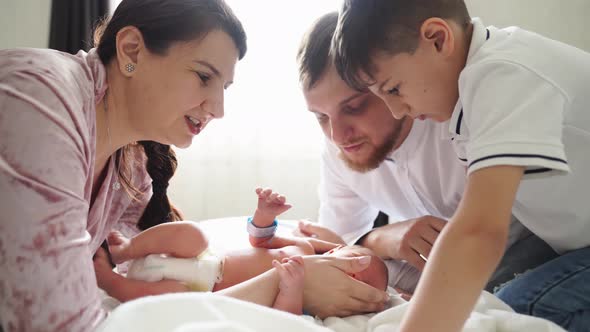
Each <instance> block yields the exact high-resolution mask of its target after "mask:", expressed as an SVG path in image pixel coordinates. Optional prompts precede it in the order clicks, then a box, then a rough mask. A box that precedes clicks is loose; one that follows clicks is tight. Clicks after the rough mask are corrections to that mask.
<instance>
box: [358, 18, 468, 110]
mask: <svg viewBox="0 0 590 332" xmlns="http://www.w3.org/2000/svg"><path fill="white" fill-rule="evenodd" d="M425 24H428V25H427V26H424V27H423V29H422V36H421V37H419V38H420V40H419V43H418V47H417V49H416V51H415V52H414V53H413V54H409V53H399V54H396V55H391V54H386V53H385V52H378V53H376V54H374V55H373V56H372V60H373V64H374V65H375V67H374V68H375V70H374V73H373V81H374V82H375V83H374V84H372V85H371V86H370V87H369V89H370V90H371V92H373V93H374V94H375V95H377V96H379V98H381V99H382V100H383V101H384V102H385V104H387V107H388V108H389V110H390V111H391V113H392V114H393V116H394V117H395V118H397V119H401V118H402V117H404V116H406V115H408V116H410V117H412V118H414V119H420V120H424V119H427V118H430V119H433V120H435V121H439V122H444V121H446V120H448V119H449V118H450V117H451V114H452V113H453V109H454V108H455V105H456V103H457V100H458V98H459V92H458V79H459V74H460V72H461V69H462V67H463V66H464V55H463V51H464V50H463V49H462V47H461V46H460V45H461V44H458V43H456V42H455V39H454V37H453V35H454V33H453V32H457V28H456V27H454V26H453V27H451V26H448V25H446V26H445V25H444V24H438V25H435V24H431V23H425ZM462 61H463V62H462Z"/></svg>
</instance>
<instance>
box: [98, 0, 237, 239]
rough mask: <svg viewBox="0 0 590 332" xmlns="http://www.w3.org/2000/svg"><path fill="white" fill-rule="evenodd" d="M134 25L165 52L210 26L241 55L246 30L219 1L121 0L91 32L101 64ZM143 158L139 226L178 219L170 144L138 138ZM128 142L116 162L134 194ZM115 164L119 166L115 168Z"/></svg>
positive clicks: (148, 43) (108, 59)
mask: <svg viewBox="0 0 590 332" xmlns="http://www.w3.org/2000/svg"><path fill="white" fill-rule="evenodd" d="M126 26H134V27H136V28H137V29H138V30H139V31H140V32H141V33H142V35H143V40H144V43H145V45H146V47H147V49H148V50H149V51H150V52H152V53H155V54H159V55H165V54H166V53H167V51H168V49H169V48H170V47H171V46H172V45H173V44H174V43H177V42H187V41H191V40H195V39H197V38H203V37H205V35H206V34H207V33H209V32H211V31H214V30H221V31H224V32H225V33H227V34H228V35H229V36H230V37H231V39H232V40H233V42H234V44H235V45H236V48H237V49H238V52H239V59H242V58H243V57H244V55H245V54H246V49H247V47H246V33H245V32H244V29H243V27H242V24H241V23H240V21H239V20H238V19H237V17H236V16H235V15H234V13H233V12H232V10H231V9H230V8H229V7H228V6H227V4H226V3H225V2H224V1H223V0H123V1H122V2H121V3H120V4H119V6H118V7H117V9H116V10H115V13H114V14H113V17H112V18H111V19H110V20H109V21H108V22H107V21H103V22H102V23H101V24H100V25H99V26H98V27H97V28H96V30H95V35H94V41H95V44H96V47H97V53H98V56H99V57H100V60H101V61H102V63H103V64H105V65H107V64H109V63H110V62H111V61H112V59H113V58H114V57H116V53H117V48H116V39H117V33H118V32H119V30H121V29H122V28H124V27H126ZM139 144H140V145H141V146H142V147H143V150H144V152H145V155H146V156H147V162H146V169H147V172H148V174H149V175H150V177H151V178H152V190H153V195H152V197H151V199H150V201H149V203H148V205H147V207H146V209H145V211H144V213H143V215H142V216H141V218H140V220H139V222H138V227H139V229H142V230H144V229H147V228H149V227H152V226H155V225H158V224H161V223H163V222H169V221H175V220H181V219H182V215H181V214H180V212H179V211H178V210H177V209H176V208H174V206H172V204H171V203H170V201H169V199H168V196H167V193H166V189H167V188H168V182H169V180H170V178H171V177H172V175H173V174H174V171H175V170H176V166H177V161H176V155H175V154H174V151H173V150H172V149H171V148H170V146H169V145H164V144H160V143H157V142H151V141H142V142H139ZM134 148H137V147H133V146H126V147H123V148H122V149H121V150H120V151H118V152H117V156H118V157H117V158H116V164H117V169H120V171H119V178H120V179H121V180H122V183H123V185H124V187H125V189H126V190H127V191H128V192H129V193H130V194H132V195H133V196H135V197H136V196H137V195H138V194H143V193H140V192H139V191H138V189H137V188H135V187H134V186H133V185H132V183H131V180H130V179H131V174H130V172H131V171H130V169H131V167H130V164H131V163H132V162H133V160H131V159H132V158H133V157H132V156H133V154H132V151H131V150H132V149H134ZM119 164H121V165H122V166H123V167H122V168H120V167H119Z"/></svg>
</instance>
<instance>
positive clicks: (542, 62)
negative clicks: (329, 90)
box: [332, 0, 590, 331]
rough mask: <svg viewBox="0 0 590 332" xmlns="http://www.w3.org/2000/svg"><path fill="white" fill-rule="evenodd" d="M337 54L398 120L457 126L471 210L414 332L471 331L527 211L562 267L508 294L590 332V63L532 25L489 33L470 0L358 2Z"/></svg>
mask: <svg viewBox="0 0 590 332" xmlns="http://www.w3.org/2000/svg"><path fill="white" fill-rule="evenodd" d="M332 48H333V50H332V51H333V54H334V58H335V59H334V61H335V64H336V67H337V69H338V71H339V73H340V74H341V75H342V77H343V78H345V80H346V81H347V82H348V83H349V84H351V85H353V86H355V87H357V88H365V87H368V88H369V89H370V90H371V91H372V92H373V93H375V94H376V95H377V96H379V97H380V98H381V99H383V100H384V101H385V103H386V104H387V105H388V107H389V109H390V111H391V112H392V114H393V116H394V117H396V118H402V117H404V116H411V117H413V118H416V119H421V120H423V119H426V118H431V119H434V120H436V121H440V122H444V121H447V120H449V119H450V121H449V133H448V139H450V140H452V141H453V144H454V147H455V152H456V154H457V158H459V160H461V161H463V162H464V164H465V167H466V174H467V186H466V190H465V193H464V195H463V199H462V201H461V203H460V205H459V208H458V209H457V211H456V213H455V214H454V216H453V218H452V219H451V221H450V223H449V225H448V226H447V227H446V228H445V229H444V231H443V232H442V233H441V236H440V237H439V240H437V243H436V244H435V246H434V249H433V252H432V254H431V256H430V259H429V262H428V264H427V267H426V270H425V273H424V274H423V276H422V281H421V283H420V284H419V286H418V289H417V292H416V294H415V296H414V298H413V300H412V304H411V307H410V310H409V312H408V315H407V316H406V317H405V319H404V321H403V323H402V327H401V330H402V331H431V330H436V331H458V330H459V329H461V326H462V325H463V322H464V321H465V319H466V318H467V316H468V315H469V312H470V309H471V308H472V307H473V305H474V304H475V301H476V299H477V297H478V295H479V293H480V291H481V289H482V287H483V285H484V284H485V282H486V280H487V279H488V278H489V276H490V274H491V273H492V271H493V270H494V268H495V266H496V265H497V264H498V261H499V259H500V257H501V256H502V253H503V248H504V244H505V242H506V237H507V230H508V225H509V221H510V215H511V213H513V214H514V215H515V216H516V217H517V218H518V219H519V220H520V221H521V222H522V223H523V224H524V225H525V226H527V227H528V228H529V229H530V230H531V231H532V232H534V233H535V234H536V235H538V236H539V237H540V238H542V239H543V240H545V241H546V242H547V243H549V245H551V246H552V247H553V249H554V250H555V251H556V252H557V253H558V254H559V255H560V256H559V257H557V258H555V259H553V260H551V261H549V262H547V263H545V264H543V265H541V266H539V267H537V268H536V269H534V270H532V271H530V272H528V273H526V274H524V275H522V276H521V277H519V278H517V279H516V280H514V281H512V282H511V283H509V284H508V285H507V286H505V287H504V288H503V289H502V290H500V292H499V293H498V296H499V297H500V298H501V299H503V300H504V301H505V302H507V303H508V304H509V305H511V306H512V307H513V308H514V309H515V310H516V311H518V312H520V313H524V314H532V315H536V316H541V317H545V318H548V319H550V320H553V321H554V322H556V323H558V324H560V325H562V326H563V327H565V328H566V329H568V330H570V331H587V327H588V326H590V310H588V308H590V283H588V281H587V280H589V279H590V248H589V247H588V246H589V245H590V204H588V202H589V201H588V197H590V176H588V171H590V153H589V150H588V149H589V148H590V93H589V89H590V54H588V53H585V52H583V51H581V50H579V49H576V48H574V47H571V46H568V45H565V44H562V43H560V42H557V41H554V40H550V39H547V38H544V37H542V36H539V35H537V34H534V33H531V32H528V31H524V30H522V29H519V28H507V29H497V28H494V27H487V28H486V27H485V26H484V24H483V23H482V22H481V21H480V20H479V19H473V20H472V19H471V18H470V16H469V13H468V12H467V8H466V6H465V3H464V2H463V0H412V1H408V0H345V1H344V5H343V8H342V10H341V13H340V16H339V23H338V29H337V32H336V35H335V37H334V39H333V44H332ZM523 272H524V271H523ZM449 298H452V299H453V305H452V306H449V305H448V304H447V303H448V299H449Z"/></svg>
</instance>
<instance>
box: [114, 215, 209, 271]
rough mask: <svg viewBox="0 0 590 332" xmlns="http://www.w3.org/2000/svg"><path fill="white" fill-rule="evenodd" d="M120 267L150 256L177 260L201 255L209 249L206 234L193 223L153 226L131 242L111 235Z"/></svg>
mask: <svg viewBox="0 0 590 332" xmlns="http://www.w3.org/2000/svg"><path fill="white" fill-rule="evenodd" d="M107 242H108V244H109V251H110V253H111V256H112V258H113V261H114V262H115V263H117V264H119V263H122V262H125V261H128V260H131V259H136V258H141V257H145V256H147V255H150V254H168V255H170V256H173V257H178V258H193V257H197V256H199V254H201V253H202V252H203V251H204V250H205V249H207V247H208V241H207V238H206V237H205V234H204V233H203V232H202V231H201V230H200V229H199V227H198V226H197V225H196V224H195V223H192V222H185V221H175V222H169V223H165V224H160V225H157V226H154V227H151V228H149V229H147V230H145V231H143V232H141V233H139V234H137V235H136V236H134V237H133V238H131V239H127V238H125V237H124V236H123V235H122V234H121V233H119V232H111V234H109V237H108V239H107Z"/></svg>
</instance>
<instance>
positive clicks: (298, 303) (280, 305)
mask: <svg viewBox="0 0 590 332" xmlns="http://www.w3.org/2000/svg"><path fill="white" fill-rule="evenodd" d="M272 265H273V267H274V268H275V269H276V270H277V271H278V273H279V278H280V279H281V280H280V282H279V293H278V294H277V298H276V299H275V305H274V308H276V309H280V310H284V311H287V312H290V313H293V314H296V315H301V314H302V313H303V286H304V271H305V269H304V266H303V258H301V257H300V256H294V257H291V258H285V259H284V260H283V263H279V262H278V261H276V260H275V261H273V262H272Z"/></svg>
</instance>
